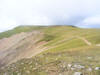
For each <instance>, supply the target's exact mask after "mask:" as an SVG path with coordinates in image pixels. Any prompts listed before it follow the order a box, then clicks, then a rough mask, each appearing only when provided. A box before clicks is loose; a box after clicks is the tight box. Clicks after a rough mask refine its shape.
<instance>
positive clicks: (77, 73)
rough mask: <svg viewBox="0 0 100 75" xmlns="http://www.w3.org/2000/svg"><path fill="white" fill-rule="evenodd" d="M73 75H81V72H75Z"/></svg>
mask: <svg viewBox="0 0 100 75" xmlns="http://www.w3.org/2000/svg"><path fill="white" fill-rule="evenodd" d="M73 75H83V74H82V72H75V73H74V74H73Z"/></svg>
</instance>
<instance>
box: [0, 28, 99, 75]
mask: <svg viewBox="0 0 100 75" xmlns="http://www.w3.org/2000/svg"><path fill="white" fill-rule="evenodd" d="M33 30H41V31H42V32H43V33H44V38H43V39H42V40H40V41H39V42H41V41H46V42H47V43H46V44H45V45H44V46H43V47H47V48H48V49H47V50H46V51H44V52H42V53H40V54H38V55H36V56H35V57H32V58H29V59H23V60H19V61H17V62H15V63H13V64H14V65H15V66H16V69H14V70H12V69H11V68H12V67H13V65H12V64H11V65H9V66H10V68H8V67H6V68H5V69H4V70H3V71H4V72H8V71H10V73H15V71H16V70H18V71H21V73H23V74H22V75H49V73H50V72H52V73H54V72H56V71H57V72H59V73H64V72H67V73H68V72H69V73H68V74H65V75H73V73H74V72H76V71H81V72H83V73H84V74H86V75H99V74H100V71H92V72H88V71H86V70H84V69H83V70H75V71H71V70H66V68H61V67H60V66H59V65H61V64H64V63H65V62H66V63H67V64H68V63H71V64H75V63H80V64H81V65H84V66H85V67H86V69H87V68H89V67H92V68H95V67H96V66H99V65H100V47H97V46H96V44H100V29H81V28H77V27H73V26H49V27H34V26H33V27H26V26H25V27H17V28H15V29H14V30H10V31H8V32H4V33H1V34H0V38H4V37H9V36H12V35H14V34H17V33H20V32H30V31H33ZM76 36H79V37H83V38H85V39H86V40H88V41H89V42H91V43H92V45H91V46H88V45H87V44H86V43H85V42H84V41H83V40H82V39H79V38H77V37H76ZM88 57H92V58H91V59H88ZM30 62H32V63H31V64H29V63H30ZM21 63H24V64H23V65H21ZM36 63H37V64H38V65H39V67H38V66H37V65H36ZM30 66H33V68H36V69H35V70H33V68H31V67H30ZM24 67H26V70H24ZM27 70H29V71H30V72H31V74H26V73H25V72H26V71H27ZM47 70H48V71H49V72H47ZM3 71H2V73H4V72H3ZM10 73H9V74H8V75H10ZM0 74H1V73H0ZM1 75H2V74H1ZM57 75H59V74H57Z"/></svg>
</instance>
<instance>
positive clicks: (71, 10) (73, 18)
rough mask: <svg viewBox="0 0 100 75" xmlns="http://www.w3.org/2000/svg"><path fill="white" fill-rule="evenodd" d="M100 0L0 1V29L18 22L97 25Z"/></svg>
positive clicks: (24, 23)
mask: <svg viewBox="0 0 100 75" xmlns="http://www.w3.org/2000/svg"><path fill="white" fill-rule="evenodd" d="M99 21H100V0H0V31H4V30H7V29H11V28H13V27H15V26H18V25H54V24H56V25H76V26H79V27H100V22H99Z"/></svg>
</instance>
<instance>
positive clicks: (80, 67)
mask: <svg viewBox="0 0 100 75" xmlns="http://www.w3.org/2000/svg"><path fill="white" fill-rule="evenodd" d="M73 67H75V68H77V69H84V68H85V67H84V66H82V65H77V64H75V65H74V66H73Z"/></svg>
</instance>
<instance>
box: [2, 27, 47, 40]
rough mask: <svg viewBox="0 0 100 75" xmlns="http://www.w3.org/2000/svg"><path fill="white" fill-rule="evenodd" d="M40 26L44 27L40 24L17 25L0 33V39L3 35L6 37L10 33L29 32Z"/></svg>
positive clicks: (38, 28)
mask: <svg viewBox="0 0 100 75" xmlns="http://www.w3.org/2000/svg"><path fill="white" fill-rule="evenodd" d="M42 28H45V27H42V26H19V27H16V28H14V29H12V30H8V31H5V32H2V33H0V39H2V38H5V37H6V38H7V37H10V36H12V35H15V34H18V33H21V32H31V31H33V30H40V29H42Z"/></svg>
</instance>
